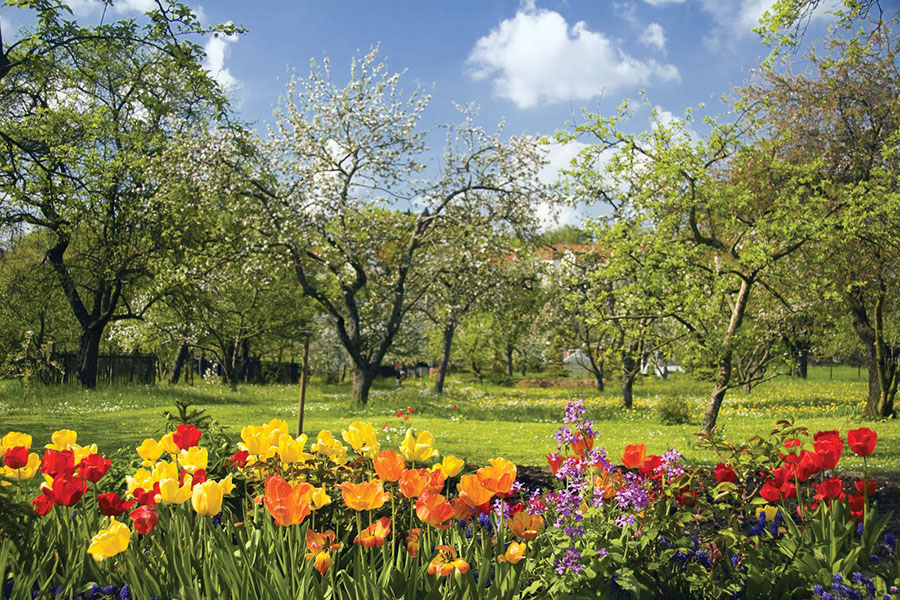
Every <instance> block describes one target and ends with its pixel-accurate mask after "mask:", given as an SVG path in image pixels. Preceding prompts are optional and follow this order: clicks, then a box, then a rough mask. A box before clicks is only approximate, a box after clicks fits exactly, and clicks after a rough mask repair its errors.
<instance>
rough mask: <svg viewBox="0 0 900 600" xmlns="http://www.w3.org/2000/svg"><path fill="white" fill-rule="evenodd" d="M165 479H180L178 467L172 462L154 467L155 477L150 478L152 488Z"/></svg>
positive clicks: (157, 464)
mask: <svg viewBox="0 0 900 600" xmlns="http://www.w3.org/2000/svg"><path fill="white" fill-rule="evenodd" d="M163 479H178V465H176V464H175V463H172V462H161V463H156V466H155V467H153V475H152V476H151V478H150V487H153V484H154V483H156V482H158V481H162V480H163Z"/></svg>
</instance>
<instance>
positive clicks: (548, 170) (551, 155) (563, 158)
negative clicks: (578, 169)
mask: <svg viewBox="0 0 900 600" xmlns="http://www.w3.org/2000/svg"><path fill="white" fill-rule="evenodd" d="M587 146H588V145H587V144H585V143H583V142H578V141H572V142H568V143H566V144H559V143H553V144H548V145H547V146H545V147H544V148H545V149H546V150H547V164H545V165H544V167H543V168H542V169H541V172H540V174H539V175H538V177H540V180H541V181H542V182H543V183H547V184H551V183H556V182H557V180H558V179H559V176H560V172H561V171H562V170H563V169H568V168H570V167H571V166H572V159H574V158H576V157H577V156H578V155H579V153H581V151H582V150H584V149H585V148H587Z"/></svg>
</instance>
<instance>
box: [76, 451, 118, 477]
mask: <svg viewBox="0 0 900 600" xmlns="http://www.w3.org/2000/svg"><path fill="white" fill-rule="evenodd" d="M111 464H112V461H111V460H110V459H108V458H103V457H102V456H100V455H99V454H90V455H88V456H87V457H86V458H84V459H83V460H82V461H81V462H80V463H78V474H79V475H81V476H82V477H84V478H85V479H86V480H88V481H90V482H91V483H97V482H98V481H100V480H101V479H103V476H104V475H106V472H107V471H109V466H110V465H111Z"/></svg>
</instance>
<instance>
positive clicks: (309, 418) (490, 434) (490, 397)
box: [0, 367, 900, 471]
mask: <svg viewBox="0 0 900 600" xmlns="http://www.w3.org/2000/svg"><path fill="white" fill-rule="evenodd" d="M831 377H832V378H829V369H828V368H827V367H820V368H813V369H812V370H811V373H810V378H809V379H808V380H807V381H801V380H796V379H787V378H784V379H777V380H775V381H772V382H769V383H767V384H765V385H763V386H760V387H759V388H757V389H755V390H753V392H752V393H751V394H747V393H745V392H744V391H742V390H734V391H732V392H731V393H729V396H728V397H727V399H726V401H725V404H724V405H723V407H722V411H721V413H720V419H719V425H720V428H721V429H722V430H723V431H724V434H725V435H726V436H727V437H728V438H729V439H731V440H734V441H740V440H744V439H747V438H748V437H750V436H752V435H755V434H763V435H764V434H766V433H767V432H768V431H769V430H770V429H771V428H772V427H773V426H774V425H775V422H776V421H777V420H778V419H786V418H794V419H795V420H796V422H797V423H798V424H800V425H804V426H806V427H808V428H809V429H810V430H812V431H816V430H819V429H840V430H842V431H844V430H846V429H848V428H853V427H858V426H860V425H861V424H863V423H864V421H863V420H862V419H861V417H860V415H861V412H862V407H863V405H864V402H865V395H866V381H865V372H863V373H861V374H860V375H858V374H857V370H856V368H850V367H836V368H834V369H833V372H832V373H831ZM430 384H431V381H430V380H428V379H420V380H415V379H410V380H408V381H407V382H405V383H404V385H403V387H402V388H401V389H399V390H398V389H396V388H395V387H394V382H393V380H385V381H380V382H379V383H378V384H377V385H376V387H375V389H374V390H373V392H372V397H371V401H370V403H369V406H367V407H366V408H364V409H358V408H353V407H351V406H350V404H349V401H348V396H349V386H348V385H347V384H344V385H330V386H326V385H322V384H319V383H316V382H313V384H312V385H310V388H309V390H308V397H307V405H306V411H305V427H304V429H305V430H306V431H307V432H310V431H312V432H318V431H319V430H320V429H330V430H332V431H334V432H336V433H337V432H339V431H340V429H341V428H343V427H344V426H346V425H347V424H348V423H350V422H352V421H354V420H366V421H370V422H372V423H373V424H374V425H375V426H376V427H378V428H380V431H381V437H382V444H383V445H396V444H398V443H399V436H400V435H402V432H403V431H404V430H405V428H406V427H409V426H412V427H414V428H416V429H419V430H429V431H431V432H432V433H434V434H435V436H436V437H437V441H438V447H439V449H440V450H441V452H442V453H443V454H456V455H457V456H460V457H463V458H465V459H466V460H468V461H472V462H476V463H483V462H485V461H486V460H487V459H488V458H491V457H494V456H498V455H502V456H505V457H507V458H509V459H511V460H515V461H517V462H519V463H520V464H532V465H542V464H545V462H544V456H545V455H546V454H547V453H548V452H550V451H551V450H553V449H554V443H553V440H552V438H551V437H550V436H551V434H552V432H553V430H554V429H555V428H556V427H557V426H558V424H559V421H560V418H561V414H562V409H563V407H564V406H565V405H566V403H567V402H569V401H570V400H573V399H582V400H584V402H585V404H586V405H587V406H588V408H589V411H590V412H589V414H590V415H591V417H592V418H593V419H594V420H595V429H597V431H598V432H599V434H600V437H599V439H598V444H600V445H602V446H604V447H606V448H607V450H608V451H609V453H610V454H611V455H612V456H619V455H620V454H621V452H622V449H623V448H624V446H625V445H626V444H630V443H635V442H644V443H646V444H647V447H648V450H649V451H650V452H654V453H661V452H662V451H664V450H666V449H668V448H672V447H674V448H678V449H679V450H680V451H682V452H683V453H684V454H685V456H686V458H687V459H688V460H689V461H691V462H697V463H704V464H712V463H714V462H716V457H715V455H714V454H713V453H712V452H711V451H709V450H707V449H701V448H697V447H696V444H695V440H696V432H697V430H698V429H699V426H698V424H699V422H700V418H701V416H702V412H703V410H704V408H705V403H706V396H707V394H708V392H709V389H710V387H711V386H710V384H709V383H708V382H703V381H696V380H693V379H690V378H688V377H685V376H677V375H675V376H671V377H670V378H669V379H668V380H665V381H663V380H659V379H656V378H647V379H643V380H641V381H639V382H638V384H637V386H636V388H635V401H634V408H633V409H632V410H630V411H625V410H623V409H622V408H621V400H620V398H619V397H618V396H617V390H616V389H615V386H614V385H610V386H608V389H607V391H605V392H603V393H599V392H597V391H596V390H593V389H572V388H565V389H554V388H518V387H498V386H490V385H483V386H480V385H477V384H474V383H471V382H470V381H467V380H465V379H463V378H459V379H451V381H450V384H449V386H448V389H447V393H445V394H444V395H443V396H440V397H437V396H434V395H433V394H432V393H431V392H430ZM671 395H676V396H679V397H682V398H684V399H685V400H686V401H687V402H688V403H689V405H690V407H691V415H692V422H691V423H689V424H684V425H663V424H662V423H661V422H660V421H659V419H658V417H657V415H656V410H655V408H656V404H657V403H658V402H659V400H660V399H661V398H663V397H667V396H671ZM184 397H187V398H190V399H191V400H192V401H193V402H194V403H195V404H196V405H197V406H198V407H200V408H204V409H206V410H207V412H208V413H209V414H210V415H212V416H213V417H214V418H215V419H217V420H218V421H219V422H220V423H221V424H222V426H223V427H224V428H225V429H226V431H228V432H229V433H232V434H234V435H235V436H237V434H238V433H239V431H240V428H241V427H242V426H244V425H247V424H255V423H262V422H264V421H268V420H269V419H271V418H274V417H278V418H283V419H285V420H287V421H288V423H290V424H291V426H292V428H293V426H294V425H293V424H294V423H295V422H296V417H297V387H296V386H283V385H271V386H251V385H246V386H242V387H241V388H240V389H239V390H238V391H237V392H231V391H229V390H228V388H227V387H225V386H221V385H218V384H213V385H210V384H206V383H202V382H199V383H198V384H197V385H195V386H194V387H189V386H174V387H170V386H166V385H159V386H156V387H111V388H100V389H98V390H95V391H86V390H82V389H79V388H77V387H55V388H40V387H38V388H35V389H34V390H33V392H32V394H31V396H30V397H29V398H23V397H22V390H21V387H20V386H19V384H18V383H17V382H10V381H6V382H0V432H3V431H7V430H19V431H26V432H28V433H31V434H32V435H34V436H35V438H36V440H38V442H39V443H43V441H42V440H44V439H46V438H48V437H49V434H50V433H51V432H52V431H54V430H56V429H60V428H63V427H66V428H70V429H75V430H77V431H78V432H79V436H80V438H81V439H83V440H84V441H96V442H97V443H98V445H99V446H100V448H101V449H103V450H104V451H110V450H113V449H116V448H118V447H122V446H132V445H137V444H138V443H140V441H141V440H142V439H144V438H145V437H147V436H151V435H158V434H159V432H160V428H161V426H162V424H163V420H162V417H161V415H162V411H163V410H166V409H172V407H173V404H174V401H175V400H176V399H177V398H184ZM453 405H456V407H457V408H453ZM408 408H412V409H413V412H412V413H411V414H409V413H408V412H407V409H408ZM398 410H403V411H404V413H405V414H408V415H409V420H408V421H407V420H404V419H402V418H398V417H397V416H396V413H397V411H398ZM865 423H866V424H867V425H868V426H870V427H873V428H874V429H876V430H877V431H878V434H879V445H878V446H879V448H878V451H877V452H876V454H875V456H873V457H872V458H873V460H872V461H870V467H872V468H875V469H878V470H882V471H900V425H898V424H897V423H896V422H895V421H891V422H879V423H868V422H865ZM385 426H386V427H387V429H384V428H385ZM842 464H843V465H844V468H861V462H859V461H856V460H854V459H853V458H850V457H847V459H845V461H844V462H843V463H842Z"/></svg>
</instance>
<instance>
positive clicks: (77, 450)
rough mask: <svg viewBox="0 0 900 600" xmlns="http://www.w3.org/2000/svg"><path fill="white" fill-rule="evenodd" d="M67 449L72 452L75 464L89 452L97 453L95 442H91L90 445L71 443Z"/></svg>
mask: <svg viewBox="0 0 900 600" xmlns="http://www.w3.org/2000/svg"><path fill="white" fill-rule="evenodd" d="M69 450H71V451H72V454H73V455H74V456H75V464H76V465H77V464H78V463H80V462H81V461H82V460H84V459H85V458H87V457H88V456H90V455H91V454H97V444H91V445H90V446H79V445H78V444H72V446H71V447H70V448H69Z"/></svg>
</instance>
